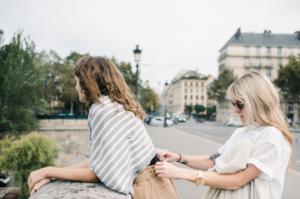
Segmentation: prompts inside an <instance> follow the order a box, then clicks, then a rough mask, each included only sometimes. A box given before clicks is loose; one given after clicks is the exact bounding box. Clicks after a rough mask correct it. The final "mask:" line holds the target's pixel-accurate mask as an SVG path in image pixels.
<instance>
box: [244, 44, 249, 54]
mask: <svg viewBox="0 0 300 199" xmlns="http://www.w3.org/2000/svg"><path fill="white" fill-rule="evenodd" d="M245 54H246V55H250V46H245Z"/></svg>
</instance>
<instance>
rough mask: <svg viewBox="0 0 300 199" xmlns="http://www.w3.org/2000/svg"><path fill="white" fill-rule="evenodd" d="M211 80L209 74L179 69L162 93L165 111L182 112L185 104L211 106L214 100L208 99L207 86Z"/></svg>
mask: <svg viewBox="0 0 300 199" xmlns="http://www.w3.org/2000/svg"><path fill="white" fill-rule="evenodd" d="M212 81H213V77H212V76H211V75H208V76H205V75H203V74H200V73H198V71H197V70H196V71H185V72H184V71H181V72H180V73H178V74H177V75H176V77H175V78H174V79H173V80H172V81H171V83H170V84H169V85H168V84H166V85H165V88H164V91H163V94H162V105H164V106H166V108H167V111H171V112H173V113H175V112H181V113H183V112H184V107H185V106H186V105H193V106H194V105H198V104H199V105H203V106H204V107H206V108H207V107H211V106H213V105H214V104H215V102H214V101H211V100H208V97H207V86H208V85H210V83H211V82H212Z"/></svg>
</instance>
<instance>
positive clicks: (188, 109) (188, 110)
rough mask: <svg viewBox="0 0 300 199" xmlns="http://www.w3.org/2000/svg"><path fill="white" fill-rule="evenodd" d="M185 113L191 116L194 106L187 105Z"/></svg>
mask: <svg viewBox="0 0 300 199" xmlns="http://www.w3.org/2000/svg"><path fill="white" fill-rule="evenodd" d="M184 112H185V113H189V114H191V113H192V112H193V106H192V105H186V106H185V107H184Z"/></svg>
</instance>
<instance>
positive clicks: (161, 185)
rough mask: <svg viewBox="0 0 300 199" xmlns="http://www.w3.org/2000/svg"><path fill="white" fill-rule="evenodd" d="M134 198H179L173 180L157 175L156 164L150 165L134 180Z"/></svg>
mask: <svg viewBox="0 0 300 199" xmlns="http://www.w3.org/2000/svg"><path fill="white" fill-rule="evenodd" d="M132 186H133V190H134V196H133V199H179V195H178V193H177V190H176V188H175V185H174V183H173V181H172V180H170V179H166V178H159V177H157V176H156V175H155V172H154V166H148V167H147V168H146V169H145V170H144V171H142V172H141V173H140V174H139V175H138V176H137V177H136V178H135V179H134V181H133V185H132Z"/></svg>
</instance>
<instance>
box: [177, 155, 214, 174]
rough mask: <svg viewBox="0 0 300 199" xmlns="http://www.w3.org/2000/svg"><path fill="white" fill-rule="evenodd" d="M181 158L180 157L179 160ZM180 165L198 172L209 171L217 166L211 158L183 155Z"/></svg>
mask: <svg viewBox="0 0 300 199" xmlns="http://www.w3.org/2000/svg"><path fill="white" fill-rule="evenodd" d="M179 158H180V156H179V155H178V159H177V161H178V160H179ZM180 163H181V164H184V165H186V166H189V167H191V168H194V169H197V170H204V171H207V170H208V169H210V168H212V167H213V166H214V165H215V164H214V161H212V160H211V159H210V157H209V156H186V155H181V159H180Z"/></svg>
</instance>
